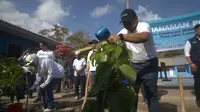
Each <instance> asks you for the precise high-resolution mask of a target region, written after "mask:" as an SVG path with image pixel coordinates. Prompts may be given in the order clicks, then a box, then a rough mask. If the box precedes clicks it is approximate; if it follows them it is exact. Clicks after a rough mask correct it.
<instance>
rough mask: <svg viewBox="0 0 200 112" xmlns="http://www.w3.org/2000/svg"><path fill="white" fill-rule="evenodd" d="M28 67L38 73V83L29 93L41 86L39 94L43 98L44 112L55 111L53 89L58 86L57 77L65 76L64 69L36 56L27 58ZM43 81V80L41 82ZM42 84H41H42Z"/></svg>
mask: <svg viewBox="0 0 200 112" xmlns="http://www.w3.org/2000/svg"><path fill="white" fill-rule="evenodd" d="M26 62H27V64H26V66H33V67H34V68H35V69H36V71H37V74H36V81H35V82H34V84H33V86H32V87H31V88H30V89H29V91H33V90H34V89H35V88H36V86H37V85H39V84H40V85H39V92H40V93H41V94H42V96H43V102H44V112H51V111H54V110H55V104H54V95H53V87H54V85H55V84H56V79H55V78H54V77H56V76H64V69H63V67H62V66H61V65H60V64H58V63H56V62H55V61H53V60H52V59H49V58H45V59H44V58H43V59H40V58H39V57H38V56H37V55H36V54H30V55H28V56H27V57H26ZM41 79H44V80H42V82H41ZM40 82H41V83H40Z"/></svg>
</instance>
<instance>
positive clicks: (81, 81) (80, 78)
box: [74, 75, 85, 97]
mask: <svg viewBox="0 0 200 112" xmlns="http://www.w3.org/2000/svg"><path fill="white" fill-rule="evenodd" d="M74 84H75V88H74V89H75V90H74V91H75V95H76V96H78V97H79V84H80V85H81V97H83V96H84V95H85V75H84V76H74Z"/></svg>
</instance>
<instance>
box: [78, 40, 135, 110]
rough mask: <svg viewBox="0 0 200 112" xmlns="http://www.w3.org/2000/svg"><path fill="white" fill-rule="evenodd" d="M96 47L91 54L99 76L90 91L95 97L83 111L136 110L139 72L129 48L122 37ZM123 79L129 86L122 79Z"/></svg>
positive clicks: (87, 103)
mask: <svg viewBox="0 0 200 112" xmlns="http://www.w3.org/2000/svg"><path fill="white" fill-rule="evenodd" d="M96 49H97V51H96V52H95V53H93V54H92V56H91V60H92V62H94V60H95V61H96V64H97V65H98V66H97V69H96V72H97V74H96V78H95V79H96V80H95V84H94V86H92V88H91V90H90V91H89V94H88V97H96V100H87V101H86V103H85V105H84V106H83V109H82V111H83V112H104V110H105V109H106V110H107V111H109V112H130V111H131V110H132V112H134V111H135V110H134V106H133V105H134V103H135V101H136V93H135V90H134V87H133V85H134V84H135V80H136V72H135V71H134V70H133V68H132V67H131V63H130V62H131V57H132V54H131V52H130V50H128V49H127V48H126V47H125V43H124V42H122V41H117V42H113V43H109V44H108V43H103V44H98V46H97V48H96ZM124 79H127V80H128V85H129V86H127V85H126V84H124V83H123V80H124Z"/></svg>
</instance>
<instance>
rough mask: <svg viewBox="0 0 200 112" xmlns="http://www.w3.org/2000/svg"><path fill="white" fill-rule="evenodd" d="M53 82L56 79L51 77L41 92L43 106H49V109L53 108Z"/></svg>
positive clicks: (54, 82)
mask: <svg viewBox="0 0 200 112" xmlns="http://www.w3.org/2000/svg"><path fill="white" fill-rule="evenodd" d="M55 84H56V79H54V78H53V79H52V80H51V81H50V82H49V84H48V85H47V86H46V87H45V88H44V90H43V92H42V95H43V101H44V108H49V109H53V108H55V104H54V95H53V88H54V86H55Z"/></svg>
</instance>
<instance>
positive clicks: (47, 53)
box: [37, 42, 55, 60]
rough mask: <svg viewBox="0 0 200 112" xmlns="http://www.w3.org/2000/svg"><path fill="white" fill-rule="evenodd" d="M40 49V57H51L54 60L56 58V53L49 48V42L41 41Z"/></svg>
mask: <svg viewBox="0 0 200 112" xmlns="http://www.w3.org/2000/svg"><path fill="white" fill-rule="evenodd" d="M39 46H40V50H39V51H38V52H37V56H38V57H40V58H50V59H52V60H55V55H54V53H53V51H51V50H49V49H48V48H47V44H46V43H45V42H41V43H40V44H39Z"/></svg>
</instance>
